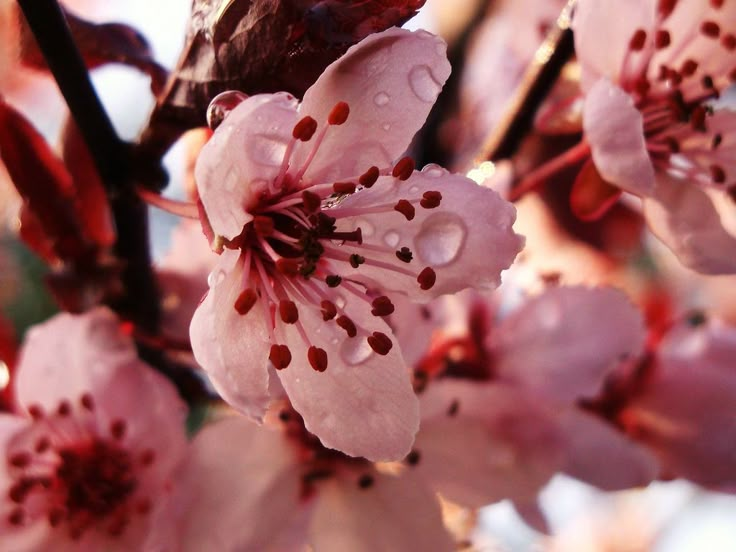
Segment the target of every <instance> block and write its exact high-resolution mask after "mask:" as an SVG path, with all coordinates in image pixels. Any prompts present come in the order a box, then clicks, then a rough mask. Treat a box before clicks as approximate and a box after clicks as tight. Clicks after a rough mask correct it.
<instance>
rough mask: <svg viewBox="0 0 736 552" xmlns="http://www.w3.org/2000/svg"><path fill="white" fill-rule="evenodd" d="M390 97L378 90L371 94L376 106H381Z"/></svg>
mask: <svg viewBox="0 0 736 552" xmlns="http://www.w3.org/2000/svg"><path fill="white" fill-rule="evenodd" d="M390 99H391V96H389V95H388V94H386V93H385V92H378V93H377V94H376V95H375V96H373V103H374V104H376V105H377V106H378V107H383V106H384V105H386V104H387V103H388V102H389V100H390Z"/></svg>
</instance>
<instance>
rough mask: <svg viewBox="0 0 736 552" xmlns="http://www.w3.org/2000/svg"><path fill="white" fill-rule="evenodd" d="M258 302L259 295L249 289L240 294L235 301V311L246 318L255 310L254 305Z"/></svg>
mask: <svg viewBox="0 0 736 552" xmlns="http://www.w3.org/2000/svg"><path fill="white" fill-rule="evenodd" d="M256 301H258V294H257V293H256V291H255V290H254V289H253V288H247V289H244V290H243V291H241V292H240V295H238V298H237V299H236V300H235V305H234V307H235V310H236V311H237V313H238V314H239V315H241V316H245V315H246V314H248V313H249V312H250V309H252V308H253V305H255V304H256Z"/></svg>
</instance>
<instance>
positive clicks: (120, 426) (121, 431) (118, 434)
mask: <svg viewBox="0 0 736 552" xmlns="http://www.w3.org/2000/svg"><path fill="white" fill-rule="evenodd" d="M126 429H127V426H126V424H125V420H114V421H113V422H112V423H111V424H110V435H112V437H113V439H115V440H117V441H120V440H122V439H123V437H125V430H126Z"/></svg>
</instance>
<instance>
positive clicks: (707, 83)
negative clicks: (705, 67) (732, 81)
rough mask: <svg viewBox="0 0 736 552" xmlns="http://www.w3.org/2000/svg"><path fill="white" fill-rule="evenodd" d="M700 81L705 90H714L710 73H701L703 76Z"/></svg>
mask: <svg viewBox="0 0 736 552" xmlns="http://www.w3.org/2000/svg"><path fill="white" fill-rule="evenodd" d="M700 83H701V84H702V85H703V88H705V89H706V90H715V87H716V85H715V83H714V82H713V77H711V76H710V75H703V78H702V80H701V81H700Z"/></svg>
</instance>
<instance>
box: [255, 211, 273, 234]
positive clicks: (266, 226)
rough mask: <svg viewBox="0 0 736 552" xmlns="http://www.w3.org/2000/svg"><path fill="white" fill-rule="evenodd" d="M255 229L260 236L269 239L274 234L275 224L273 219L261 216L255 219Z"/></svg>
mask: <svg viewBox="0 0 736 552" xmlns="http://www.w3.org/2000/svg"><path fill="white" fill-rule="evenodd" d="M253 228H254V229H255V231H256V232H257V233H258V235H259V236H263V237H267V236H270V235H271V234H273V230H274V222H273V219H272V218H271V217H264V216H263V215H259V216H256V217H254V218H253Z"/></svg>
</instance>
